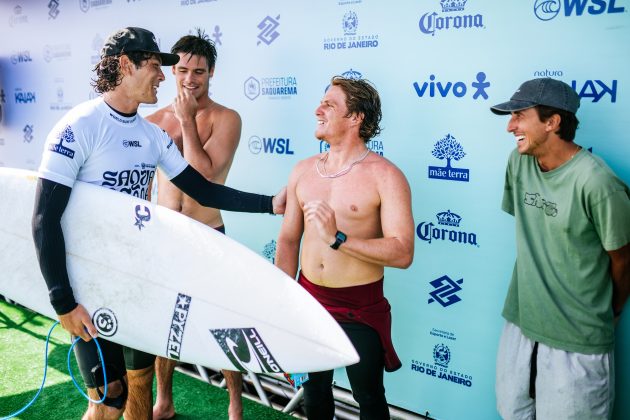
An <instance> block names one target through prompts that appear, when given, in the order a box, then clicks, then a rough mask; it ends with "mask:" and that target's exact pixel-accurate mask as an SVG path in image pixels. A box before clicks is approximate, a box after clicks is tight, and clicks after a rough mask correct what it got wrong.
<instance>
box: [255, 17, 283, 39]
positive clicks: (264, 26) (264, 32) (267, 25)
mask: <svg viewBox="0 0 630 420" xmlns="http://www.w3.org/2000/svg"><path fill="white" fill-rule="evenodd" d="M279 20H280V15H278V16H276V17H275V19H274V18H272V17H271V16H266V17H265V18H264V19H263V20H262V21H260V23H259V24H258V29H260V33H259V34H258V42H257V43H256V45H260V43H261V42H264V43H265V44H266V45H270V44H271V43H272V42H273V41H275V40H276V38H278V37H279V36H280V33H279V32H278V31H276V29H278V26H280V22H278V21H279Z"/></svg>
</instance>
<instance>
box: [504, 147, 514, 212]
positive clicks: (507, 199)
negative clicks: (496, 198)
mask: <svg viewBox="0 0 630 420" xmlns="http://www.w3.org/2000/svg"><path fill="white" fill-rule="evenodd" d="M513 156H514V153H512V154H511V155H510V158H509V159H508V164H507V167H506V169H505V184H504V185H503V201H502V203H501V209H502V210H503V211H504V212H506V213H509V214H511V215H512V216H514V184H513V182H514V181H513V176H512V175H513V171H514V168H513Z"/></svg>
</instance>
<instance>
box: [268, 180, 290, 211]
mask: <svg viewBox="0 0 630 420" xmlns="http://www.w3.org/2000/svg"><path fill="white" fill-rule="evenodd" d="M271 205H272V206H273V214H284V211H285V210H286V208H287V187H286V186H285V187H282V189H281V190H280V191H278V194H276V195H274V196H273V198H272V199H271Z"/></svg>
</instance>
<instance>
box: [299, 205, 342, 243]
mask: <svg viewBox="0 0 630 420" xmlns="http://www.w3.org/2000/svg"><path fill="white" fill-rule="evenodd" d="M303 211H304V220H306V223H313V224H314V225H315V228H316V229H317V233H319V237H320V238H321V239H322V241H324V242H326V244H327V245H331V244H333V243H335V235H336V234H337V220H336V219H335V211H334V210H333V209H332V207H330V206H329V205H328V203H326V202H325V201H321V200H314V201H309V202H308V203H306V204H305V205H304V209H303Z"/></svg>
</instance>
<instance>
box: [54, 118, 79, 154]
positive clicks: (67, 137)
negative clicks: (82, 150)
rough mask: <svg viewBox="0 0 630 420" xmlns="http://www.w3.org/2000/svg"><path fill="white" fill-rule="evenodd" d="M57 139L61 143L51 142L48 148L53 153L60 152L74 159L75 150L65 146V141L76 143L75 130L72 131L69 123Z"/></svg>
mask: <svg viewBox="0 0 630 420" xmlns="http://www.w3.org/2000/svg"><path fill="white" fill-rule="evenodd" d="M56 137H57V139H58V140H59V143H57V144H51V145H49V146H48V150H50V151H51V152H53V153H59V154H60V155H62V156H65V157H69V158H70V159H74V150H72V149H70V148H68V147H65V146H64V145H63V142H64V141H65V142H66V143H74V140H75V139H74V132H72V128H71V127H70V126H69V125H66V126H65V127H64V128H63V129H62V130H61V131H60V132H59V133H58V134H57V136H56Z"/></svg>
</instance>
